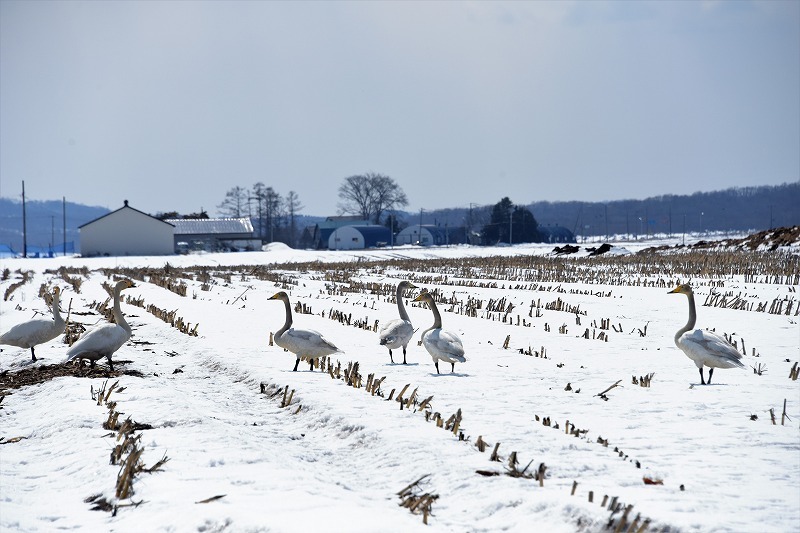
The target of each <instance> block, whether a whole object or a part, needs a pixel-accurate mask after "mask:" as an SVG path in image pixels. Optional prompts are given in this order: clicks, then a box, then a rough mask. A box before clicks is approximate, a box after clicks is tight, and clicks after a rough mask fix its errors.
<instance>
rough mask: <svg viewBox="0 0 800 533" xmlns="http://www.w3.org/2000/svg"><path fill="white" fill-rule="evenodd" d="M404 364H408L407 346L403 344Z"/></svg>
mask: <svg viewBox="0 0 800 533" xmlns="http://www.w3.org/2000/svg"><path fill="white" fill-rule="evenodd" d="M403 364H404V365H405V364H407V363H406V347H405V346H403Z"/></svg>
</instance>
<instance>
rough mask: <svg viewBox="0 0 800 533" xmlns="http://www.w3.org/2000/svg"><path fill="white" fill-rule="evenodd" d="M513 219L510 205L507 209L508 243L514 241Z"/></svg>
mask: <svg viewBox="0 0 800 533" xmlns="http://www.w3.org/2000/svg"><path fill="white" fill-rule="evenodd" d="M513 220H514V208H513V207H512V208H511V210H509V212H508V244H513V243H514V233H513V231H514V228H513Z"/></svg>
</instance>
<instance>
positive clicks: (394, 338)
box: [378, 280, 417, 365]
mask: <svg viewBox="0 0 800 533" xmlns="http://www.w3.org/2000/svg"><path fill="white" fill-rule="evenodd" d="M416 288H417V287H416V285H414V284H413V283H411V282H410V281H405V280H403V281H401V282H400V283H398V284H397V311H398V313H399V314H400V318H395V319H394V320H390V321H389V322H387V323H386V325H385V326H383V327H382V328H381V330H380V332H379V333H378V336H379V337H380V343H381V345H382V346H386V347H387V348H389V360H390V361H391V362H392V363H394V358H393V357H392V350H396V349H398V348H401V347H402V348H403V364H404V365H405V364H406V347H407V346H408V343H409V342H410V341H411V337H413V336H414V326H413V325H411V319H410V318H409V317H408V313H407V312H406V307H405V306H404V305H403V292H404V291H406V290H408V289H416Z"/></svg>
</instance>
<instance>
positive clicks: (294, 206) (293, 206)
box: [284, 191, 303, 248]
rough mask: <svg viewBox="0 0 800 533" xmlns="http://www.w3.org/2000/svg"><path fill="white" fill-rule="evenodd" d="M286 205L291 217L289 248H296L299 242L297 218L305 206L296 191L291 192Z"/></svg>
mask: <svg viewBox="0 0 800 533" xmlns="http://www.w3.org/2000/svg"><path fill="white" fill-rule="evenodd" d="M284 203H285V205H286V212H287V213H288V215H289V246H291V247H292V248H294V247H295V243H296V242H297V226H296V224H295V218H296V217H297V214H298V213H299V212H300V211H301V210H302V209H303V204H301V203H300V197H299V196H298V195H297V193H296V192H294V191H289V194H287V195H286V201H285V202H284Z"/></svg>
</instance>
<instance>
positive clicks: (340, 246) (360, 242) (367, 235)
mask: <svg viewBox="0 0 800 533" xmlns="http://www.w3.org/2000/svg"><path fill="white" fill-rule="evenodd" d="M391 238H392V234H391V232H390V231H389V228H387V227H386V226H380V225H377V224H369V225H365V226H342V227H340V228H336V229H334V230H333V232H332V233H331V235H330V237H328V250H358V249H363V248H375V247H377V246H386V245H387V244H388V243H389V240H390V239H391Z"/></svg>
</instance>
